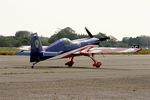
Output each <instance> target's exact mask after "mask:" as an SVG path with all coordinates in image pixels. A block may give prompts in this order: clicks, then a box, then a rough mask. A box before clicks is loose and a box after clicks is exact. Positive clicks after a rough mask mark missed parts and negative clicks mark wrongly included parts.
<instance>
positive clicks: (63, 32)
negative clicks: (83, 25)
mask: <svg viewBox="0 0 150 100" xmlns="http://www.w3.org/2000/svg"><path fill="white" fill-rule="evenodd" d="M31 34H32V32H29V31H17V32H16V33H15V36H0V47H19V46H22V45H30V41H31V40H30V35H31ZM105 36H106V34H105V33H101V32H99V33H98V34H96V35H95V37H105ZM39 37H40V40H41V42H42V44H43V45H49V44H51V43H53V42H55V41H57V40H58V39H61V38H69V39H71V40H74V39H80V38H89V36H88V35H85V34H77V33H76V32H75V30H73V29H72V28H70V27H66V28H64V29H60V30H58V31H57V32H55V33H54V34H53V35H52V36H51V37H43V36H39ZM99 45H100V46H105V47H130V46H133V45H139V46H140V47H142V48H149V46H150V36H145V35H143V36H137V37H135V38H133V37H124V38H123V39H122V40H121V41H117V39H116V38H115V37H114V36H110V39H109V40H107V41H103V42H101V43H100V44H99Z"/></svg>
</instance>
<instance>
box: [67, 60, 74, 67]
mask: <svg viewBox="0 0 150 100" xmlns="http://www.w3.org/2000/svg"><path fill="white" fill-rule="evenodd" d="M73 64H74V62H73V61H68V62H66V63H65V65H68V67H72V65H73Z"/></svg>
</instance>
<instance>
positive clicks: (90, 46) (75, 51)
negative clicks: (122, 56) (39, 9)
mask: <svg viewBox="0 0 150 100" xmlns="http://www.w3.org/2000/svg"><path fill="white" fill-rule="evenodd" d="M85 30H86V32H87V33H88V35H89V37H90V38H83V39H76V40H70V39H68V38H62V39H60V40H57V41H56V42H54V43H52V44H50V45H49V46H47V47H44V49H43V47H42V44H41V41H40V39H39V37H38V35H37V33H33V34H31V48H30V50H29V49H28V50H29V51H23V50H22V51H20V52H17V53H16V54H17V55H24V56H30V62H32V63H33V65H32V68H34V65H35V64H36V63H38V62H40V61H44V60H46V59H50V60H52V59H61V58H70V61H68V62H66V63H65V65H67V66H69V67H71V66H72V65H73V64H74V60H73V59H74V57H76V56H87V57H89V58H91V59H92V60H93V62H94V64H93V66H94V67H96V68H99V67H100V66H101V65H102V63H101V62H100V61H97V60H95V59H94V54H99V53H113V52H115V53H121V52H138V51H140V50H141V49H140V48H109V47H98V46H99V43H100V42H101V41H105V40H107V39H109V37H104V38H96V37H94V36H93V35H92V34H91V32H90V31H89V30H88V29H87V28H85Z"/></svg>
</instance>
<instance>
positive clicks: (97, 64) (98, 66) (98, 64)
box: [93, 62, 102, 68]
mask: <svg viewBox="0 0 150 100" xmlns="http://www.w3.org/2000/svg"><path fill="white" fill-rule="evenodd" d="M101 65H102V63H101V62H95V63H94V64H93V66H95V67H96V68H100V66H101Z"/></svg>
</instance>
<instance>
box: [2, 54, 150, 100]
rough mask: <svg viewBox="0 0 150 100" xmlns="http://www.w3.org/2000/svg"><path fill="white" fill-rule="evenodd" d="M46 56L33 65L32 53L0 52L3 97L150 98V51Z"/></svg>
mask: <svg viewBox="0 0 150 100" xmlns="http://www.w3.org/2000/svg"><path fill="white" fill-rule="evenodd" d="M95 58H96V59H98V60H101V62H102V63H103V65H102V66H101V68H99V69H97V68H94V67H92V64H93V62H92V60H90V59H89V58H87V57H76V58H75V64H74V65H73V67H72V68H68V67H67V66H65V65H64V63H65V62H67V61H68V60H69V59H59V60H47V61H43V62H40V63H38V64H37V65H35V69H31V65H32V64H30V63H29V57H23V56H0V100H150V55H105V56H104V57H103V56H102V55H97V56H95Z"/></svg>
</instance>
